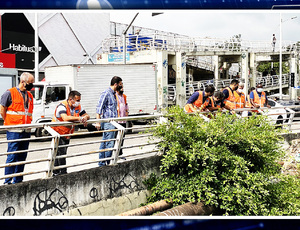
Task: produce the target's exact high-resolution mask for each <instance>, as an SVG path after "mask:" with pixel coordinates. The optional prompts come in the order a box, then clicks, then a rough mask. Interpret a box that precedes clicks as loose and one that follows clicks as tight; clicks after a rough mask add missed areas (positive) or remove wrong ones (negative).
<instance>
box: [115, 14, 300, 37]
mask: <svg viewBox="0 0 300 230" xmlns="http://www.w3.org/2000/svg"><path fill="white" fill-rule="evenodd" d="M137 12H139V15H138V16H137V18H136V19H135V21H134V22H133V25H134V26H141V27H146V28H151V29H157V30H162V31H166V32H172V33H178V34H183V35H188V36H191V37H199V38H205V37H211V38H230V37H232V36H233V35H237V34H241V35H242V39H243V40H251V41H253V40H259V41H266V40H270V41H271V38H272V35H273V33H274V34H275V36H276V38H277V41H278V40H279V39H280V13H281V18H282V27H281V28H282V40H287V41H300V10H293V11H291V10H290V11H278V10H277V11H271V10H260V11H259V10H253V11H249V10H248V11H242V10H231V11H227V10H214V11H211V10H177V11H176V10H175V11H174V10H167V11H163V10H161V11H160V10H153V11H148V10H140V11H133V10H121V11H120V10H114V11H111V12H110V20H111V21H113V22H119V23H125V24H129V23H130V22H131V20H132V19H133V18H134V16H135V14H136V13H137ZM160 12H163V14H160V15H157V16H154V17H152V16H151V15H152V13H160ZM279 12H280V13H279ZM293 17H297V18H295V19H291V18H293Z"/></svg>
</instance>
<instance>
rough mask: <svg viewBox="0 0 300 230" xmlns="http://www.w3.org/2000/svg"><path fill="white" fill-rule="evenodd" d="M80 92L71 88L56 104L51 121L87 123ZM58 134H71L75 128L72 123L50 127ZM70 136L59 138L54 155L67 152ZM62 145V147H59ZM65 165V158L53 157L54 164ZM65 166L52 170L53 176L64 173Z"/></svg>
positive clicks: (65, 171)
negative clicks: (65, 98) (65, 97)
mask: <svg viewBox="0 0 300 230" xmlns="http://www.w3.org/2000/svg"><path fill="white" fill-rule="evenodd" d="M80 100H81V94H80V93H79V92H78V91H76V90H73V91H71V92H70V93H69V96H68V99H67V100H65V101H62V102H61V103H60V104H59V105H57V106H56V109H55V112H54V116H53V118H52V122H59V121H70V122H72V121H79V122H81V123H83V124H84V126H86V125H87V123H86V122H87V120H89V119H90V116H89V115H88V114H87V113H86V111H85V110H84V109H83V108H82V106H81V105H80ZM52 129H54V130H55V131H56V132H58V133H59V134H60V135H64V134H72V133H73V132H74V130H75V127H74V125H71V126H55V127H52ZM70 138H71V137H70V136H63V137H60V138H59V143H58V150H57V153H56V156H63V155H66V154H67V149H68V145H69V143H70ZM60 146H63V147H60ZM63 165H66V158H59V159H55V162H54V166H63ZM66 173H67V168H61V169H56V170H53V176H57V175H61V174H66Z"/></svg>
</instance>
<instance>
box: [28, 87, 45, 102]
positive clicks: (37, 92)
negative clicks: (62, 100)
mask: <svg viewBox="0 0 300 230" xmlns="http://www.w3.org/2000/svg"><path fill="white" fill-rule="evenodd" d="M43 90H44V86H43V85H34V86H33V88H32V89H31V90H30V92H31V94H32V95H33V98H34V99H35V100H36V101H38V100H41V99H42V96H43Z"/></svg>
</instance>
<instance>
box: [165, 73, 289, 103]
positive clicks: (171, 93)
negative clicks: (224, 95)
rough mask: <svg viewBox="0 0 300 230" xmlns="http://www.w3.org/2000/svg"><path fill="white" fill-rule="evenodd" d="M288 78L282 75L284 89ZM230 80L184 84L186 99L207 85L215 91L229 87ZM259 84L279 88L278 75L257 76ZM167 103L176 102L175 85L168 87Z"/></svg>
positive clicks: (211, 80)
mask: <svg viewBox="0 0 300 230" xmlns="http://www.w3.org/2000/svg"><path fill="white" fill-rule="evenodd" d="M289 80H290V76H289V74H283V75H282V85H283V86H284V87H286V86H287V85H288V84H289ZM231 81H232V79H220V80H215V79H210V80H201V81H193V82H191V83H186V99H189V98H190V97H191V96H192V94H193V93H194V92H195V91H198V90H200V91H203V90H205V88H206V87H207V86H208V85H213V86H214V87H215V88H217V89H222V88H225V87H227V86H229V85H230V82H231ZM258 83H261V84H262V85H263V87H264V88H265V89H268V88H272V89H276V88H279V76H278V75H272V76H270V75H268V76H263V77H262V76H259V77H257V78H256V84H258ZM249 87H250V82H248V88H249ZM168 101H169V102H170V103H171V104H174V103H175V102H176V84H169V85H168Z"/></svg>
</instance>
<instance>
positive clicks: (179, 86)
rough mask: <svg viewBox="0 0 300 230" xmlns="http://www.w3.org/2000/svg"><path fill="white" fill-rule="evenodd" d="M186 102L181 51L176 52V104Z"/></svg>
mask: <svg viewBox="0 0 300 230" xmlns="http://www.w3.org/2000/svg"><path fill="white" fill-rule="evenodd" d="M185 104H186V59H185V56H184V55H183V54H182V53H181V52H176V105H179V106H180V107H184V105H185Z"/></svg>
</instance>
